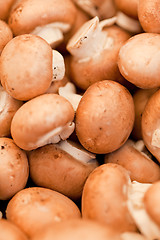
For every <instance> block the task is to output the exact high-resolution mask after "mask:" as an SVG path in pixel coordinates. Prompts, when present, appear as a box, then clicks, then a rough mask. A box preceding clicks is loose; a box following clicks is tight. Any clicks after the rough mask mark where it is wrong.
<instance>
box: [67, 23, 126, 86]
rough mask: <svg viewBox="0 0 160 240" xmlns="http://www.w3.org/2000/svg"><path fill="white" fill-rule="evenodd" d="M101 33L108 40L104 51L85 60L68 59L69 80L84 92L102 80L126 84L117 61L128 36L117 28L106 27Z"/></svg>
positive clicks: (72, 57)
mask: <svg viewBox="0 0 160 240" xmlns="http://www.w3.org/2000/svg"><path fill="white" fill-rule="evenodd" d="M103 32H105V33H106V35H107V38H108V39H109V41H108V47H106V49H104V50H103V51H102V52H100V53H98V54H97V55H96V56H93V57H92V58H89V59H86V60H85V59H84V60H83V59H82V60H81V59H80V60H77V58H76V56H75V57H74V56H71V58H70V70H69V71H70V75H71V79H72V81H73V82H74V83H75V85H76V86H78V87H79V88H81V89H84V90H86V89H87V88H88V87H89V86H90V85H91V84H93V83H95V82H98V81H101V80H104V79H111V80H115V81H117V82H120V83H122V84H124V85H125V84H126V82H127V81H126V80H125V79H124V78H123V77H122V76H121V74H120V72H119V69H118V66H117V59H118V53H119V49H120V48H121V46H122V45H123V44H124V43H125V42H126V41H127V40H128V39H129V37H130V35H129V34H128V33H127V32H125V31H124V30H122V29H121V28H119V27H117V26H112V27H108V28H106V29H104V30H103Z"/></svg>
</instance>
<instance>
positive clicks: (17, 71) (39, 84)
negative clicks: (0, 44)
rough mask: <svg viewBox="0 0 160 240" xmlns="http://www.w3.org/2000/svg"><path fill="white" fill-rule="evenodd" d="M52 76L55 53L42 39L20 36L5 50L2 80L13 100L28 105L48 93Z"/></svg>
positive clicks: (1, 70)
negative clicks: (53, 54)
mask: <svg viewBox="0 0 160 240" xmlns="http://www.w3.org/2000/svg"><path fill="white" fill-rule="evenodd" d="M52 76H53V70H52V49H51V47H50V45H49V44H48V43H47V42H46V41H45V40H43V39H42V38H40V37H37V36H35V35H31V34H25V35H21V36H17V37H15V38H13V39H12V40H11V41H10V42H9V43H8V44H7V45H6V46H5V48H4V49H3V52H2V54H1V61H0V79H1V83H2V86H3V87H4V89H5V90H6V91H7V92H8V93H9V94H10V95H11V96H12V97H13V98H16V99H18V100H22V101H26V100H29V99H31V98H33V97H36V96H38V95H40V94H43V93H45V92H46V91H47V89H48V88H49V86H50V84H51V82H52Z"/></svg>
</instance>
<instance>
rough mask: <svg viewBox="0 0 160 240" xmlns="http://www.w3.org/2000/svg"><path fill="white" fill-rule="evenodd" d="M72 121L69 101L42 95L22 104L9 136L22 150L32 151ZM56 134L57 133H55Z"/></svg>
mask: <svg viewBox="0 0 160 240" xmlns="http://www.w3.org/2000/svg"><path fill="white" fill-rule="evenodd" d="M73 119H74V109H73V107H72V105H71V103H70V102H69V101H67V100H66V99H65V98H63V97H61V96H59V95H58V94H43V95H41V96H38V97H36V98H33V99H31V100H30V101H28V102H26V103H24V104H23V105H22V106H21V107H20V108H19V109H18V111H17V112H16V113H15V115H14V117H13V119H12V123H11V134H12V137H13V139H14V141H15V143H16V144H17V145H18V146H19V147H21V148H22V149H24V150H33V149H35V148H38V147H41V146H43V145H45V144H47V143H51V142H52V141H51V142H47V143H46V141H47V140H48V139H50V138H51V137H52V136H53V135H52V133H53V134H54V130H56V129H59V128H61V127H64V126H65V125H66V124H67V123H69V122H72V121H73ZM56 134H57V132H56Z"/></svg>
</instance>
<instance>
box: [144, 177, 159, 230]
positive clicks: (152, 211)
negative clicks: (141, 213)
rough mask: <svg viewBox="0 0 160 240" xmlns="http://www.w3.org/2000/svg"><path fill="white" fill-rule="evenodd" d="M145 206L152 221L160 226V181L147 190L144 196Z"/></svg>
mask: <svg viewBox="0 0 160 240" xmlns="http://www.w3.org/2000/svg"><path fill="white" fill-rule="evenodd" d="M144 205H145V208H146V211H147V213H148V214H149V216H150V217H151V218H152V220H153V221H154V222H155V223H156V224H158V226H160V219H159V216H160V181H158V182H156V183H154V184H152V186H150V188H149V189H148V190H147V192H146V193H145V195H144ZM153 206H154V207H153Z"/></svg>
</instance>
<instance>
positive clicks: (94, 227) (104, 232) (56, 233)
mask: <svg viewBox="0 0 160 240" xmlns="http://www.w3.org/2000/svg"><path fill="white" fill-rule="evenodd" d="M52 239H56V240H66V239H70V240H75V239H76V240H82V239H85V240H97V239H99V240H109V239H112V240H121V238H120V236H119V235H118V234H116V233H114V232H113V231H111V230H110V229H109V228H107V227H106V226H103V225H101V224H99V223H97V222H94V221H91V220H84V219H74V220H69V221H64V222H61V223H56V224H54V225H53V224H50V225H48V226H46V228H45V229H43V230H41V231H40V232H37V234H35V236H34V237H33V238H32V239H31V240H52Z"/></svg>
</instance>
